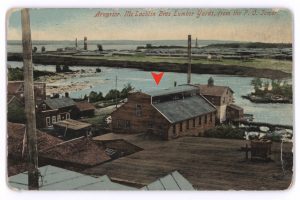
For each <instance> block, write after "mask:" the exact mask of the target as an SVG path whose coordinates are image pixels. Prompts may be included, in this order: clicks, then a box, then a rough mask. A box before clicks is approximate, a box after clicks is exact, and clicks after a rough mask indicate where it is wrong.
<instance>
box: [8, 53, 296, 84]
mask: <svg viewBox="0 0 300 200" xmlns="http://www.w3.org/2000/svg"><path fill="white" fill-rule="evenodd" d="M7 60H8V61H22V60H23V58H22V53H8V54H7ZM33 63H34V64H43V65H68V66H89V67H92V66H95V67H100V66H104V67H120V68H135V69H140V70H144V71H163V72H178V73H186V66H187V63H171V62H149V61H145V62H144V61H128V60H110V59H107V58H103V57H100V58H99V57H83V56H62V55H50V54H46V53H45V54H33ZM192 73H195V74H217V75H234V76H240V77H259V78H268V79H285V78H292V74H291V73H287V72H283V71H281V70H276V69H265V68H254V67H246V66H239V65H224V64H222V63H220V64H219V63H212V64H207V63H206V64H202V63H196V64H194V63H193V64H192Z"/></svg>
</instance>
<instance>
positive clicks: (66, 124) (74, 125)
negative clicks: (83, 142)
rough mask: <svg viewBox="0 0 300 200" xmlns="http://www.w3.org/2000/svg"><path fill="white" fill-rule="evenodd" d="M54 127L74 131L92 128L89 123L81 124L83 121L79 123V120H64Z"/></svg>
mask: <svg viewBox="0 0 300 200" xmlns="http://www.w3.org/2000/svg"><path fill="white" fill-rule="evenodd" d="M53 125H54V126H58V127H61V128H66V129H70V130H74V131H77V130H81V129H85V128H89V127H91V126H92V125H91V124H89V123H86V122H81V121H77V120H73V119H66V120H63V121H59V122H56V123H55V124H53Z"/></svg>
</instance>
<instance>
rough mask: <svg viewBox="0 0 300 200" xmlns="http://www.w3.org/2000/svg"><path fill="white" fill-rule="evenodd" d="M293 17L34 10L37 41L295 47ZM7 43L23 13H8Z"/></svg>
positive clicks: (276, 12) (267, 12) (262, 12)
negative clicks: (202, 42) (224, 42)
mask: <svg viewBox="0 0 300 200" xmlns="http://www.w3.org/2000/svg"><path fill="white" fill-rule="evenodd" d="M237 11H239V14H237ZM99 12H100V13H101V14H99V15H98V17H95V16H96V15H97V13H99ZM126 12H127V13H128V12H131V13H133V15H134V16H125V13H126ZM187 12H188V13H187ZM110 13H119V15H117V16H106V15H107V14H110ZM160 13H164V14H165V16H159V14H160ZM179 13H181V14H188V15H189V16H178V15H179ZM191 13H192V14H191ZM136 14H137V15H145V14H149V15H150V16H135V15H136ZM175 15H176V16H175ZM292 18H293V15H292V13H290V11H288V10H284V9H201V8H193V9H175V8H173V9H167V8H154V9H149V8H147V9H145V8H144V9H138V8H134V9H130V8H122V9H116V8H113V9H108V8H105V9H104V8H100V9H87V8H85V9H60V8H52V9H49V8H47V9H45V8H43V9H30V23H31V34H32V39H33V40H74V39H75V38H78V39H83V37H84V36H87V38H88V40H183V39H185V38H186V37H187V35H188V34H191V35H192V37H194V38H195V37H197V38H198V40H230V41H249V42H273V43H291V42H292V41H293V19H292ZM7 39H8V40H20V39H21V16H20V10H17V9H15V10H10V11H9V12H8V13H7Z"/></svg>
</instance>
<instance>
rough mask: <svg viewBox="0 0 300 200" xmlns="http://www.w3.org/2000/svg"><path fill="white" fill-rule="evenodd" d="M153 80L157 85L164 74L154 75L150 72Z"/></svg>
mask: <svg viewBox="0 0 300 200" xmlns="http://www.w3.org/2000/svg"><path fill="white" fill-rule="evenodd" d="M151 74H152V77H153V79H154V80H155V83H156V85H159V82H160V80H161V78H162V77H163V75H164V72H159V73H155V72H151Z"/></svg>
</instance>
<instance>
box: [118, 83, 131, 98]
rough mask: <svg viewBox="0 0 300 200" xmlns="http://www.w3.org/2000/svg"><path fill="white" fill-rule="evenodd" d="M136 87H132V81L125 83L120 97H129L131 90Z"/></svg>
mask: <svg viewBox="0 0 300 200" xmlns="http://www.w3.org/2000/svg"><path fill="white" fill-rule="evenodd" d="M133 90H134V87H132V85H131V84H130V83H127V84H125V85H124V88H123V89H122V91H121V94H120V97H121V98H127V97H128V94H129V92H131V91H133Z"/></svg>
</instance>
